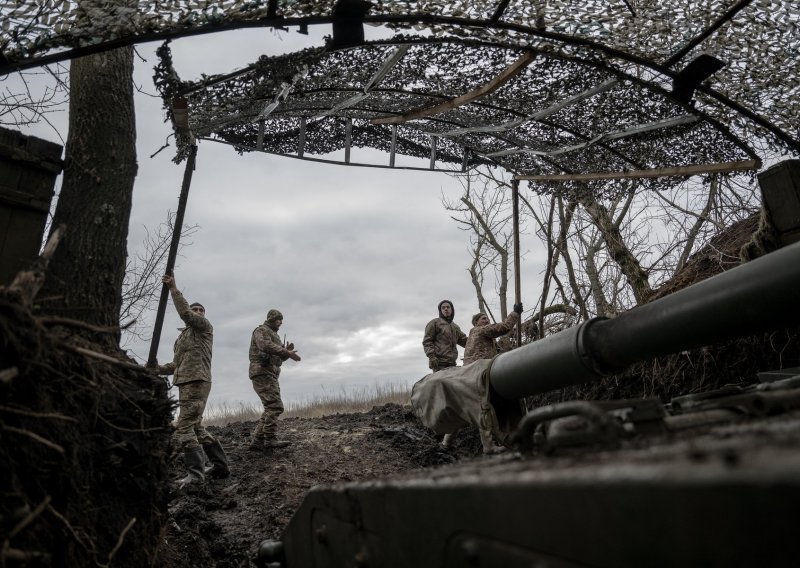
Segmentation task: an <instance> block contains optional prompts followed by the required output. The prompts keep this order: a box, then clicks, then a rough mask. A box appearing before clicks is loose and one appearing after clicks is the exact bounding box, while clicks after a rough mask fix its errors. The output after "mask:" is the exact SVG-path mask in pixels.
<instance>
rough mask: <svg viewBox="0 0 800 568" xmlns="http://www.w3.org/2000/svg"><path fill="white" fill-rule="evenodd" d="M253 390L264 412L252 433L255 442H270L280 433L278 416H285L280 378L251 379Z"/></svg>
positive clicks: (256, 377) (257, 377) (257, 376)
mask: <svg viewBox="0 0 800 568" xmlns="http://www.w3.org/2000/svg"><path fill="white" fill-rule="evenodd" d="M251 380H252V381H253V390H255V391H256V394H257V395H258V398H260V399H261V404H263V405H264V412H262V413H261V418H259V420H258V423H257V424H256V427H255V429H254V430H253V433H252V438H253V440H268V439H270V438H274V437H275V434H276V432H277V431H278V416H280V415H281V414H283V401H281V387H280V385H279V384H278V377H274V376H272V375H256V376H255V377H253V378H252V379H251Z"/></svg>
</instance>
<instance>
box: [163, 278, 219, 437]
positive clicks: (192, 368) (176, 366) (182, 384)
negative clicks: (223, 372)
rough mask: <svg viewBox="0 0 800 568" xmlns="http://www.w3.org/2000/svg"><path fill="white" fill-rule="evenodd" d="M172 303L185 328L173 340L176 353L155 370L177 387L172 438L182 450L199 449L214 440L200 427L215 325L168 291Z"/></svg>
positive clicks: (208, 384) (206, 398)
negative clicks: (175, 417)
mask: <svg viewBox="0 0 800 568" xmlns="http://www.w3.org/2000/svg"><path fill="white" fill-rule="evenodd" d="M170 293H171V294H172V302H173V303H174V304H175V309H176V310H177V312H178V315H179V316H180V317H181V319H182V320H183V322H184V323H185V324H186V327H184V328H183V329H181V333H180V335H178V339H176V340H175V355H174V357H173V360H172V362H171V363H167V364H166V365H161V366H160V367H159V368H158V373H159V374H161V375H174V378H173V384H174V385H175V386H177V387H178V406H179V408H180V413H179V414H178V421H177V424H176V425H175V437H176V439H177V442H178V445H179V447H181V448H183V449H191V448H199V447H200V445H201V444H207V443H212V442H214V441H215V440H214V437H213V436H211V434H209V433H208V432H207V431H206V429H205V428H203V426H202V424H201V423H202V420H203V411H204V410H205V408H206V401H207V400H208V393H209V392H210V391H211V347H212V344H213V341H214V328H213V327H212V326H211V322H209V321H208V320H207V319H206V318H205V317H203V316H201V315H199V314H196V313H194V312H193V311H192V310H191V308H190V307H189V303H188V302H187V301H186V299H185V298H184V297H183V294H181V292H180V291H179V290H178V289H177V288H176V289H173V290H170Z"/></svg>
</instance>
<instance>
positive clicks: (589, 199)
mask: <svg viewBox="0 0 800 568" xmlns="http://www.w3.org/2000/svg"><path fill="white" fill-rule="evenodd" d="M577 197H578V200H579V201H580V202H581V204H582V205H583V206H584V207H585V208H586V211H587V212H588V213H589V215H590V216H591V217H592V221H593V222H594V224H595V225H596V226H597V228H598V229H600V233H601V234H602V235H603V240H604V241H605V243H606V247H607V248H608V253H609V254H610V255H611V258H613V259H614V262H616V263H617V264H618V265H619V268H620V270H621V271H622V273H623V274H624V275H625V278H626V279H627V281H628V285H629V286H630V287H631V289H632V290H633V296H634V298H635V299H636V304H637V305H641V304H644V303H645V302H647V300H648V298H650V296H652V295H653V289H652V288H650V282H649V280H648V276H647V272H645V270H644V269H643V268H642V266H641V265H640V264H639V260H638V259H637V258H636V257H635V256H634V255H633V253H632V252H631V251H630V249H629V248H628V247H627V245H626V244H625V241H624V239H623V238H622V233H621V232H620V230H619V225H618V224H617V223H614V221H613V220H612V219H611V215H610V214H609V212H608V209H606V208H605V207H604V206H603V205H602V204H601V203H600V202H598V201H597V200H596V199H595V198H594V197H593V196H592V195H590V192H588V191H581V192H579V193H578V196H577Z"/></svg>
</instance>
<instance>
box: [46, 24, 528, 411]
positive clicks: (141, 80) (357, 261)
mask: <svg viewBox="0 0 800 568" xmlns="http://www.w3.org/2000/svg"><path fill="white" fill-rule="evenodd" d="M368 30H369V28H368ZM311 31H312V33H311V34H310V36H303V35H300V34H297V33H296V32H294V31H291V32H279V33H276V32H273V31H272V30H261V29H256V30H241V31H236V32H226V33H224V34H215V35H203V36H197V37H193V38H185V39H180V40H176V41H174V42H173V43H172V51H173V57H174V62H175V68H176V70H177V71H178V73H179V75H180V76H181V78H182V79H184V80H196V79H198V78H199V77H200V74H201V73H205V74H209V75H210V74H216V73H227V72H230V71H232V70H234V69H238V68H241V67H244V66H246V65H247V64H249V63H251V62H252V61H254V60H255V59H256V58H257V57H258V56H259V55H261V54H269V55H274V54H280V53H286V52H290V51H295V50H297V49H301V48H303V47H308V46H311V45H321V44H322V35H324V34H326V33H329V29H325V28H324V27H319V26H317V27H312V28H311ZM156 47H157V44H155V43H152V44H146V45H140V46H138V47H137V50H138V52H139V53H140V54H141V56H142V57H144V58H145V59H146V61H141V60H140V59H139V58H138V57H137V61H136V71H135V74H134V80H135V82H136V84H137V85H139V86H140V88H141V89H142V90H143V91H145V92H147V93H150V94H154V93H155V88H154V86H153V83H152V78H151V77H152V74H153V71H152V69H153V67H154V65H155V64H156V61H157V60H156V57H155V54H154V51H155V48H156ZM65 114H66V113H64V115H65ZM61 119H62V120H59V123H60V124H62V125H65V124H66V116H63V115H62V117H61ZM136 123H137V151H138V162H139V172H138V176H137V178H136V183H135V186H134V196H133V210H132V213H131V225H130V233H129V239H128V243H129V245H128V248H129V251H130V254H134V252H135V250H136V249H137V247H139V246H140V243H141V242H142V240H143V239H144V236H145V227H148V228H149V229H151V230H152V229H154V228H155V227H156V226H157V225H158V224H159V223H161V222H163V221H164V220H165V219H166V215H167V211H168V210H172V211H174V210H175V209H176V208H177V201H178V194H179V191H180V185H181V181H182V178H183V169H184V165H183V164H181V165H175V164H174V163H172V161H171V159H172V157H173V156H174V150H175V148H174V145H172V146H170V147H169V148H167V149H165V150H163V151H162V152H160V153H159V154H158V155H157V156H155V157H154V158H150V155H151V154H153V153H154V152H155V151H156V150H158V149H159V148H160V147H161V146H162V145H163V144H164V142H165V140H166V139H167V136H168V135H169V134H170V133H171V129H170V127H169V126H168V125H167V124H165V123H164V122H163V111H162V109H161V100H160V99H159V98H153V97H150V96H147V95H145V94H137V96H136ZM34 132H35V133H36V134H37V135H38V136H41V137H43V138H46V139H50V140H54V141H58V140H57V139H56V138H55V136H54V135H53V134H52V131H50V132H49V133H48V131H47V129H43V128H40V129H36V130H35V131H34ZM61 132H62V135H63V136H64V137H66V127H65V126H62V127H61ZM342 154H343V152H342ZM352 156H353V158H352V159H353V160H354V161H359V159H360V157H365V151H364V150H358V149H354V151H353V154H352ZM379 159H382V158H379ZM370 160H371V161H374V160H375V157H374V156H373V157H371V158H370ZM364 161H366V159H365V160H364ZM385 161H387V162H388V157H386V158H385ZM423 165H424V164H423ZM460 194H461V186H460V184H459V182H458V181H457V180H456V179H455V178H453V177H451V176H448V175H446V174H442V173H434V172H414V171H403V170H387V169H376V168H361V167H346V166H339V165H332V164H319V163H314V162H309V161H302V160H296V159H291V158H282V157H277V156H271V155H268V154H263V153H249V154H245V155H244V156H240V155H239V154H237V153H236V152H235V151H234V150H233V148H231V147H229V146H227V145H224V144H216V143H213V142H207V141H201V142H200V144H199V146H198V154H197V168H196V170H195V172H194V176H193V179H192V185H191V190H190V193H189V201H188V207H187V210H186V216H185V219H184V222H185V223H186V224H188V225H198V226H199V230H198V231H197V232H196V233H195V234H194V235H193V236H192V237H191V238H190V239H189V241H190V244H189V245H188V246H185V247H184V248H183V249H182V253H181V256H180V257H179V258H178V262H177V266H176V270H175V275H176V281H177V284H178V287H179V288H180V289H181V291H183V293H184V294H185V296H186V298H187V299H188V300H189V301H190V302H192V301H199V302H202V303H203V304H204V306H205V307H206V315H207V317H208V318H209V319H210V321H211V322H212V324H213V325H214V355H213V361H212V374H213V387H212V390H211V395H210V398H209V404H210V406H211V408H212V409H213V407H215V406H217V407H218V406H220V405H223V404H224V405H227V406H236V405H238V404H239V403H244V404H246V405H254V406H255V405H258V397H257V396H256V395H255V393H254V392H253V390H252V386H251V383H250V381H249V379H248V376H247V368H248V359H247V353H248V348H249V342H250V334H251V332H252V330H253V329H254V328H255V327H256V326H257V325H259V324H261V323H262V322H263V321H264V318H265V316H266V313H267V311H268V310H269V309H270V308H277V309H279V310H281V311H282V312H283V315H284V323H283V327H282V328H281V331H280V333H281V335H282V336H283V335H284V334H285V335H286V338H287V339H288V340H290V341H293V342H294V344H295V347H296V349H297V350H298V352H299V353H300V355H301V357H302V359H303V360H302V361H301V362H299V363H295V362H293V361H287V362H286V363H284V366H283V371H282V374H281V389H282V393H283V398H284V402H288V403H297V402H302V401H304V400H311V399H314V398H317V397H319V396H323V395H324V394H325V393H326V392H327V393H331V392H333V393H338V392H340V391H342V390H356V391H359V390H362V389H365V388H366V389H374V388H375V386H376V385H383V384H386V385H389V384H394V385H401V384H402V385H410V384H413V382H415V381H417V380H418V379H420V378H421V377H423V376H424V375H425V374H426V373H427V372H428V371H427V358H426V357H425V355H424V352H423V350H422V344H421V341H422V334H423V329H424V326H425V324H426V323H427V322H428V321H429V320H430V319H431V318H433V317H435V316H436V314H437V312H436V305H437V304H438V303H439V301H440V300H442V299H444V298H447V299H450V300H452V301H453V303H454V304H455V314H456V315H455V321H456V323H458V324H459V325H460V326H461V328H462V329H463V330H464V332H465V333H466V332H468V331H469V328H470V317H471V315H472V314H473V313H474V312H475V311H476V310H477V300H476V298H475V293H474V290H473V288H472V284H471V282H470V278H469V274H468V272H467V268H468V266H469V264H470V262H471V258H470V251H469V240H468V237H467V235H466V234H465V233H464V232H462V231H461V230H459V228H458V227H457V225H456V223H455V222H454V221H453V220H452V219H451V218H450V215H449V213H448V212H447V211H446V210H445V209H444V207H443V206H442V203H441V199H442V195H444V196H446V197H449V198H451V199H457V198H458V197H459V196H460ZM523 241H524V242H523V245H522V247H521V248H522V250H523V251H524V252H525V253H526V254H525V258H524V259H523V271H522V280H523V283H522V286H523V301H524V302H525V305H526V313H530V310H529V309H528V308H532V307H533V303H534V302H535V301H536V299H537V297H538V294H539V280H540V277H539V276H538V275H539V273H540V271H541V269H542V268H543V259H542V256H541V254H538V253H537V252H536V251H537V250H539V249H540V247H539V245H538V243H537V242H536V241H535V237H532V236H523ZM511 281H512V282H513V279H512V280H511ZM509 301H510V302H511V301H513V290H511V291H510V295H509ZM153 319H154V316H153V315H151V316H150V318H149V323H150V325H152V321H153ZM180 326H181V322H180V320H179V319H178V317H177V315H176V314H175V311H174V307H173V306H172V302H171V301H170V303H169V306H168V308H167V318H166V320H165V324H164V329H163V332H162V340H161V345H160V348H159V362H162V363H163V362H166V361H169V360H171V358H172V345H173V342H174V340H175V337H176V336H177V333H178V332H177V328H178V327H180ZM126 347H127V348H128V349H129V350H130V352H131V353H132V354H133V355H134V356H136V358H137V359H138V360H140V361H144V360H145V359H146V358H147V353H148V350H149V343H148V342H142V341H133V342H131V343H129V344H127V345H126ZM460 354H461V350H460Z"/></svg>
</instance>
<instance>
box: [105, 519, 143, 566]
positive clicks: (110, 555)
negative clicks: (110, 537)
mask: <svg viewBox="0 0 800 568" xmlns="http://www.w3.org/2000/svg"><path fill="white" fill-rule="evenodd" d="M134 524H136V517H133V518H132V519H131V520H130V522H129V523H128V525H127V526H126V527H125V528H124V529H122V532H121V533H120V535H119V538H118V539H117V544H116V545H115V546H114V548H113V549H112V550H111V552H109V553H108V564H107V565H108V566H111V561H112V560H114V556H115V555H116V554H117V551H119V549H120V548H121V547H122V543H123V542H125V535H126V534H128V531H129V530H131V527H133V525H134Z"/></svg>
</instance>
